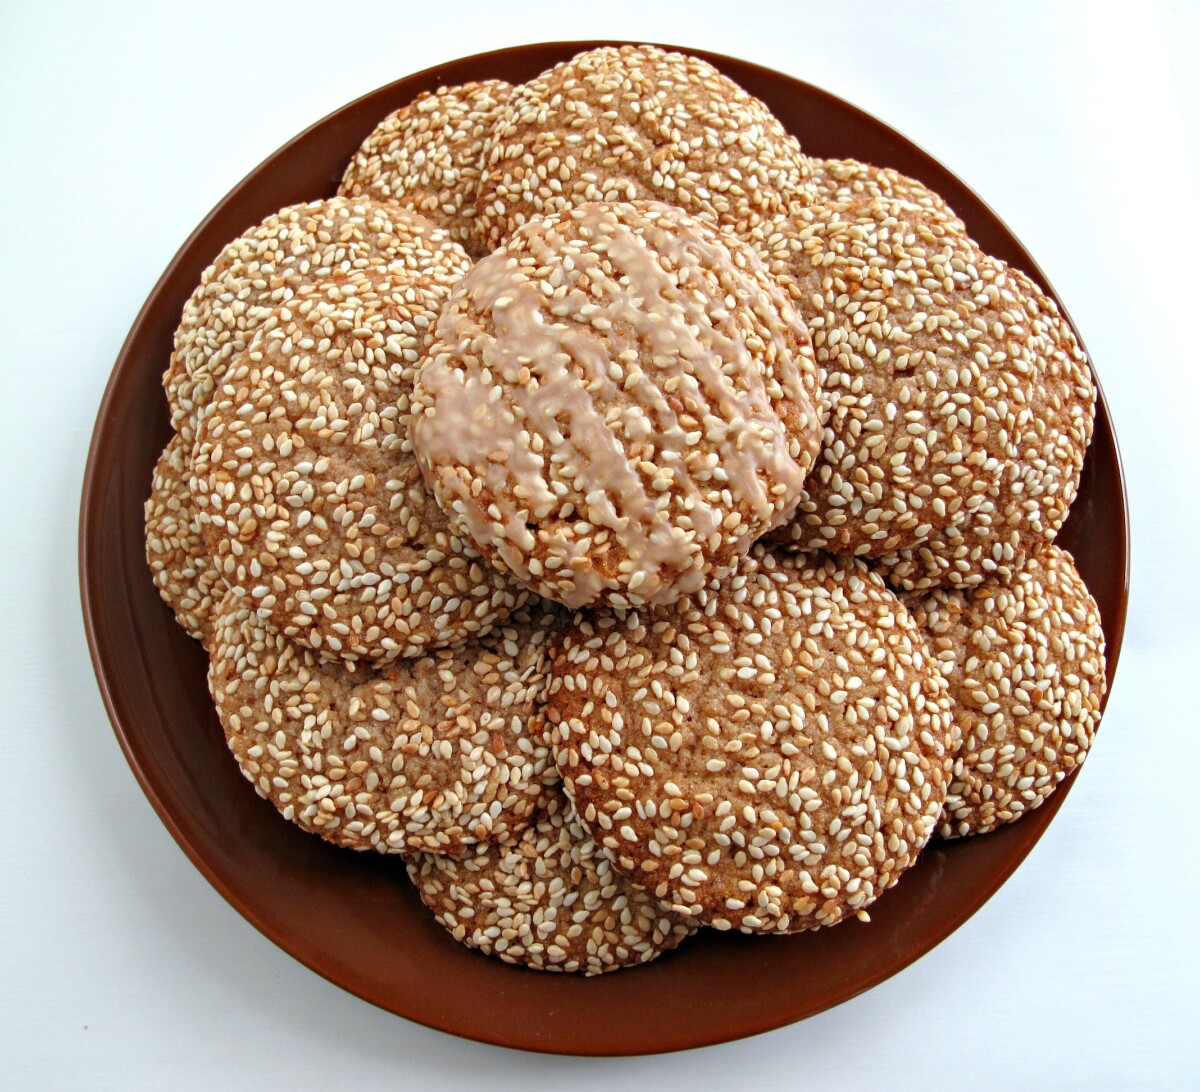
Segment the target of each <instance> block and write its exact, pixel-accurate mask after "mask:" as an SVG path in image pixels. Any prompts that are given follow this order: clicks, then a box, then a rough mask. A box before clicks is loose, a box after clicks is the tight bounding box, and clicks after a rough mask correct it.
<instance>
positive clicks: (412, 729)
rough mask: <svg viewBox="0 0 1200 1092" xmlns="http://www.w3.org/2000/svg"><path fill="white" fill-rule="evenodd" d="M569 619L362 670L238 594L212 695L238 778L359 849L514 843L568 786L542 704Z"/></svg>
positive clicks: (535, 618) (213, 672) (515, 620)
mask: <svg viewBox="0 0 1200 1092" xmlns="http://www.w3.org/2000/svg"><path fill="white" fill-rule="evenodd" d="M560 622H561V616H560V615H559V613H558V612H557V610H555V609H554V608H552V607H549V606H547V605H538V606H535V607H533V608H531V609H530V610H528V611H524V610H523V611H521V612H519V613H518V614H517V615H514V616H513V617H512V618H511V619H510V620H509V621H508V622H507V623H505V624H504V625H503V626H501V627H498V628H497V629H495V630H493V631H492V632H491V633H490V634H488V636H487V637H483V638H481V639H479V640H475V641H471V642H469V643H467V644H465V645H460V646H459V647H457V648H454V649H438V650H437V651H436V652H431V653H428V654H426V655H424V656H419V657H415V658H412V659H407V660H399V661H397V662H396V663H394V664H391V665H390V666H388V667H385V668H382V669H379V670H371V669H369V668H365V667H360V668H358V670H356V671H350V670H347V668H346V667H344V666H342V665H339V664H329V663H324V662H323V661H321V660H319V659H317V657H316V656H314V655H313V653H312V652H311V651H310V650H309V649H306V648H304V647H302V646H301V645H298V644H295V643H294V642H292V641H289V640H288V639H287V638H286V637H281V636H279V635H278V634H276V633H274V632H272V631H271V630H270V629H268V628H267V627H266V626H265V625H264V624H263V622H262V620H261V619H260V618H259V617H258V615H257V614H256V613H255V611H254V609H253V607H252V606H251V604H250V603H248V602H247V601H246V600H245V599H243V598H241V597H240V596H239V595H238V594H237V593H236V592H233V591H231V592H229V593H228V594H227V595H226V597H225V599H224V600H223V601H222V603H221V606H220V608H219V614H218V617H217V619H216V624H215V634H214V638H213V642H212V646H211V663H210V666H209V689H210V690H211V691H212V695H213V699H214V701H215V702H216V706H217V713H218V715H219V717H220V720H221V724H222V726H223V727H224V729H225V738H226V741H227V742H228V744H229V748H230V750H231V751H232V752H233V754H234V757H235V758H236V759H237V761H238V765H239V766H240V767H241V770H242V773H243V774H245V776H246V779H247V780H248V781H250V782H252V783H253V784H254V787H255V788H256V789H257V791H258V793H259V795H260V796H262V797H264V798H266V799H268V800H270V801H271V803H272V804H274V805H275V807H276V808H278V809H279V811H280V813H281V814H282V815H283V816H284V818H285V819H290V820H291V821H292V822H294V823H297V824H298V825H299V826H301V827H303V828H304V829H306V830H309V831H312V832H313V833H315V834H319V835H321V837H322V838H325V839H327V840H329V841H331V842H334V843H336V844H337V845H341V846H346V847H348V848H350V849H370V850H375V851H378V852H380V853H396V852H404V851H409V850H424V851H428V852H437V853H460V852H464V851H466V850H468V849H469V848H470V847H473V846H477V845H483V844H487V843H490V842H494V841H497V840H501V839H508V838H512V837H513V836H515V835H516V834H517V833H518V832H519V831H520V830H521V829H522V828H523V827H524V826H526V825H527V824H528V823H529V822H531V821H532V816H533V813H534V811H535V810H536V808H537V807H538V805H539V802H540V801H541V800H542V798H543V796H544V795H545V794H546V793H547V792H548V791H549V790H548V789H547V786H548V785H549V784H550V783H552V782H553V781H555V780H557V775H556V774H555V771H554V764H553V762H552V761H551V759H550V756H549V751H548V749H547V746H546V742H545V739H544V738H543V735H542V732H541V711H540V703H541V701H542V695H543V692H544V689H545V682H546V673H547V667H548V664H547V656H546V652H547V645H548V642H549V641H550V639H551V636H552V634H553V632H554V630H555V628H556V627H557V626H558V625H559V623H560Z"/></svg>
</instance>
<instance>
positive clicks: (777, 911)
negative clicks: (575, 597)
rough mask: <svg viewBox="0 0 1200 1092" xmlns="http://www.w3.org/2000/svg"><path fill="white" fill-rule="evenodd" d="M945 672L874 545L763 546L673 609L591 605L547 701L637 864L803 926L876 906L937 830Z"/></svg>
mask: <svg viewBox="0 0 1200 1092" xmlns="http://www.w3.org/2000/svg"><path fill="white" fill-rule="evenodd" d="M945 690H946V685H945V682H944V681H943V680H942V678H941V677H940V676H939V675H938V673H937V670H936V668H935V667H934V666H933V664H932V663H931V662H930V660H929V658H928V653H927V651H926V649H925V643H924V641H923V639H922V637H921V633H920V631H919V630H918V629H917V626H916V624H915V623H914V622H913V620H912V619H911V617H910V616H909V614H908V612H907V610H905V608H904V606H903V605H902V604H901V603H900V601H899V600H898V599H897V598H896V596H895V595H894V593H892V592H891V591H890V590H889V589H888V588H887V587H886V586H885V585H884V584H883V582H882V581H881V580H879V578H878V577H876V576H875V575H874V574H873V573H871V571H870V570H869V569H868V568H867V567H866V565H865V564H863V563H862V562H860V561H856V560H854V559H852V558H843V559H834V558H809V557H803V556H800V555H795V554H779V555H776V554H773V553H771V552H770V551H768V550H765V549H764V548H763V547H761V546H757V547H755V549H754V550H753V551H752V552H751V553H750V554H749V555H748V556H747V557H746V558H744V559H743V560H742V562H741V564H740V565H739V567H738V569H737V570H736V571H735V572H734V573H733V575H731V576H729V577H727V578H726V579H725V580H724V581H722V582H720V583H719V584H717V583H714V584H713V585H710V586H709V587H707V588H705V589H704V590H703V591H702V592H701V593H699V594H697V595H695V596H692V597H689V598H688V599H686V600H684V601H683V602H681V603H679V604H678V605H677V606H676V607H675V608H673V609H672V610H670V611H661V612H657V613H654V612H649V611H646V612H634V611H631V612H628V613H626V614H625V615H624V616H620V615H614V614H597V615H596V616H595V617H593V618H590V619H589V618H587V617H583V616H581V617H580V618H577V620H576V622H575V625H574V626H573V627H572V628H571V629H570V630H568V631H567V632H566V633H565V634H564V635H563V638H562V644H561V648H560V651H559V653H558V655H557V656H556V658H555V661H554V665H553V668H552V673H551V681H550V686H549V689H548V690H547V697H546V720H547V726H548V730H549V732H550V738H551V741H552V743H553V746H554V750H555V758H556V761H557V763H558V768H559V772H560V773H561V774H562V776H563V780H564V785H565V788H566V790H567V794H568V795H569V796H570V797H571V798H572V800H573V801H574V804H575V807H576V809H577V811H578V813H579V815H580V817H581V818H582V819H583V821H584V823H585V824H586V825H587V827H588V829H589V831H590V832H591V834H592V837H593V838H595V839H596V840H597V842H598V843H599V844H600V845H601V846H602V847H603V848H604V850H605V851H606V852H607V853H608V854H609V856H610V857H611V858H612V859H613V861H614V862H615V863H616V864H617V865H618V866H619V867H620V869H621V871H622V872H624V873H625V874H626V875H627V876H629V877H631V878H633V879H634V880H636V882H637V883H639V884H641V885H643V886H645V888H646V889H647V890H648V891H650V892H652V893H653V894H654V895H655V896H656V897H657V898H660V899H662V900H664V901H665V902H666V903H667V904H668V905H670V906H671V907H672V909H674V910H676V911H678V912H679V913H683V914H687V915H690V916H694V917H696V918H698V919H699V920H701V921H703V922H705V923H707V924H709V925H712V926H715V927H717V928H719V929H730V928H737V929H741V930H743V931H746V932H795V931H798V930H801V929H812V928H817V927H818V926H822V925H832V924H834V923H836V922H838V921H840V920H841V919H842V918H843V917H845V916H847V915H853V914H856V913H858V914H861V912H863V911H864V910H865V909H866V907H867V906H869V905H870V904H871V903H872V902H873V901H874V900H875V899H876V898H877V897H878V896H879V895H881V894H882V893H883V892H884V891H885V890H886V889H887V888H889V887H891V886H892V885H893V884H894V883H895V882H896V880H897V879H898V878H899V877H900V875H901V873H902V872H903V871H904V870H905V869H906V868H908V867H909V865H911V864H912V863H913V862H914V860H915V859H916V857H917V854H918V853H919V852H920V850H921V849H922V847H923V846H924V845H925V844H926V842H927V841H928V839H929V837H930V836H931V835H932V834H933V831H934V828H935V826H936V825H937V821H938V818H939V816H940V815H941V811H942V803H943V801H944V799H945V793H946V784H945V778H946V774H947V772H948V766H949V751H950V747H951V746H952V743H953V738H952V731H953V729H952V726H951V723H950V717H949V705H948V702H947V699H946V694H945Z"/></svg>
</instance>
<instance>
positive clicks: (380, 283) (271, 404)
mask: <svg viewBox="0 0 1200 1092" xmlns="http://www.w3.org/2000/svg"><path fill="white" fill-rule="evenodd" d="M446 295H447V289H446V288H445V286H444V285H441V284H439V283H437V282H434V281H430V280H428V279H426V278H425V277H423V276H420V277H418V276H414V275H413V274H411V273H409V272H408V271H406V270H399V269H391V270H381V269H372V270H365V271H359V272H355V273H351V274H347V275H344V276H341V277H339V278H336V279H334V280H330V281H325V282H321V283H318V284H315V285H307V286H302V287H300V288H298V289H297V291H296V295H295V296H294V297H293V298H292V299H291V300H289V301H288V302H287V303H286V304H284V305H283V306H282V307H280V308H277V309H276V310H275V311H274V312H272V313H271V315H270V316H269V317H268V318H267V319H265V320H264V321H263V323H262V325H261V326H260V328H259V330H258V333H257V334H256V335H255V338H254V340H253V341H252V342H251V344H250V347H249V348H248V349H246V350H245V351H243V352H242V353H239V354H237V355H236V356H235V357H233V359H232V360H231V362H230V364H229V366H228V368H227V370H226V373H225V375H224V377H223V378H222V380H221V382H220V384H219V385H218V388H217V391H216V392H215V394H214V395H213V398H212V400H211V402H210V403H209V405H208V407H207V408H206V410H205V412H204V414H203V417H202V420H201V423H200V427H199V429H198V432H197V438H196V445H195V448H194V453H193V467H192V468H193V478H192V488H193V493H194V496H195V498H196V504H197V511H198V516H199V519H200V522H201V525H202V526H203V527H204V531H205V537H206V541H207V543H208V547H209V550H210V552H211V554H212V556H213V558H214V560H215V562H216V566H217V569H218V571H219V572H221V573H222V575H223V576H224V578H225V580H226V581H227V583H229V584H230V585H231V586H233V587H237V588H239V589H240V590H241V591H242V592H243V593H244V594H246V595H248V596H249V598H250V599H251V600H252V602H253V605H254V607H255V608H256V609H257V610H258V611H259V612H260V613H261V614H262V615H263V616H264V618H266V619H268V620H269V622H270V623H271V624H272V625H273V626H274V627H275V628H276V629H277V630H278V631H279V632H280V633H282V634H284V635H285V636H287V637H291V638H292V639H294V640H297V641H299V642H301V643H302V644H304V645H307V646H309V647H310V648H313V649H316V650H318V651H320V652H321V654H322V656H323V657H324V658H327V659H331V658H332V659H336V658H341V659H345V660H349V661H354V660H358V659H365V660H368V661H371V662H373V663H376V664H380V663H386V662H388V661H390V660H394V659H396V658H397V657H400V656H415V655H417V654H419V653H420V652H422V651H424V650H426V649H429V648H435V647H438V646H441V645H450V644H455V643H457V642H460V641H463V640H466V639H467V638H468V637H469V636H471V635H472V634H481V633H485V632H486V631H487V630H488V629H489V628H491V627H492V626H493V625H495V624H496V623H497V622H500V621H502V620H503V619H504V618H505V617H506V616H507V615H508V614H509V613H510V612H511V611H512V610H513V609H514V608H515V607H517V606H518V605H519V604H520V603H521V602H523V601H524V599H525V598H526V596H527V593H526V592H525V590H524V589H523V588H519V587H517V586H516V585H515V584H514V583H513V582H512V581H511V580H509V579H508V578H507V577H505V576H504V575H503V574H502V573H498V572H496V571H495V570H493V569H492V568H491V567H490V566H488V565H486V564H484V563H483V562H482V560H481V559H480V557H479V555H478V554H477V553H475V551H474V550H473V549H471V546H470V544H469V542H467V541H464V540H463V539H462V538H461V536H459V535H458V534H457V533H456V532H454V531H453V530H452V529H451V528H450V526H449V524H448V522H447V520H446V517H445V515H444V514H443V513H442V511H441V509H440V508H439V507H438V506H437V504H436V502H435V501H434V499H433V498H432V496H431V495H430V494H429V491H428V490H427V488H426V486H425V483H424V481H423V480H422V477H421V471H420V468H419V467H418V465H417V462H416V459H415V457H414V456H413V454H412V449H411V445H410V444H409V441H408V416H409V398H410V395H411V393H412V383H413V375H414V374H415V370H416V367H417V362H418V359H419V351H420V347H421V345H422V342H423V340H424V337H425V334H426V331H427V330H428V329H429V328H430V327H431V325H432V324H433V321H434V319H435V316H436V314H437V310H438V308H439V306H440V305H441V303H442V301H443V300H444V299H445V298H446Z"/></svg>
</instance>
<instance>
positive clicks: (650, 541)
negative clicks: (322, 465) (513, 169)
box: [411, 203, 819, 606]
mask: <svg viewBox="0 0 1200 1092" xmlns="http://www.w3.org/2000/svg"><path fill="white" fill-rule="evenodd" d="M629 210H632V212H631V211H629ZM772 288H773V286H771V285H770V282H768V281H767V280H766V278H765V276H763V277H760V278H758V279H755V278H754V276H753V275H751V274H750V273H748V272H747V270H746V269H744V268H741V267H739V266H738V265H737V264H736V263H735V261H734V257H733V255H732V254H731V252H730V250H729V249H728V247H726V246H724V245H722V244H721V242H720V241H719V239H718V237H717V236H716V235H715V233H713V232H712V231H711V230H710V229H708V228H704V227H702V226H701V225H698V224H696V223H695V222H694V221H691V220H690V219H688V218H687V217H685V216H684V215H683V214H681V213H680V212H679V211H678V210H675V209H670V208H669V207H667V206H662V205H655V204H652V203H642V204H640V205H616V206H614V205H599V204H598V205H585V206H581V207H579V208H577V209H574V210H572V211H571V212H570V213H568V214H565V215H564V216H562V217H554V218H549V219H546V220H540V221H534V222H531V223H529V224H527V225H526V226H525V227H524V228H522V229H521V231H520V232H519V233H518V235H517V237H516V238H515V239H514V240H513V241H512V242H511V243H510V244H509V246H508V247H507V248H505V249H502V250H500V251H497V252H496V253H495V254H493V255H491V256H490V257H488V258H485V259H484V260H482V261H481V262H479V263H478V264H477V265H476V266H475V267H474V268H473V269H472V270H471V272H470V273H469V274H468V275H467V276H466V277H465V278H464V279H463V280H462V281H461V282H460V284H459V286H458V287H457V288H456V290H455V292H454V294H453V296H452V298H451V300H450V302H449V303H448V304H447V306H446V307H445V309H444V310H443V312H442V314H441V317H440V319H439V322H438V325H437V331H436V340H435V342H434V344H433V346H432V347H431V349H430V354H429V356H428V357H427V359H426V360H425V362H424V365H423V367H422V370H421V373H420V378H419V384H418V393H417V397H416V401H415V403H414V409H415V413H414V417H413V421H412V424H411V436H412V441H413V446H414V449H415V450H416V451H417V454H418V456H419V457H420V458H421V460H422V463H423V464H424V466H425V467H426V471H427V472H428V473H429V474H430V476H431V479H432V480H433V482H434V484H435V488H437V489H438V490H439V492H440V493H441V499H442V500H443V503H444V505H445V506H446V507H447V509H448V511H450V514H451V519H452V520H454V521H458V522H460V523H461V524H462V525H463V529H464V530H466V531H467V532H468V533H469V534H470V535H471V537H472V538H474V539H475V540H476V541H477V542H479V543H480V544H481V546H484V545H485V544H486V545H490V546H491V547H492V548H493V549H494V550H495V551H496V552H497V553H498V554H499V556H500V558H501V560H502V562H503V563H504V564H505V565H506V566H507V567H509V568H510V569H511V570H512V571H513V572H514V573H515V574H516V575H517V576H519V577H520V578H521V579H523V580H526V581H527V582H529V583H531V584H532V585H533V586H535V587H538V588H539V590H543V592H544V593H546V594H550V595H553V596H555V597H556V598H558V599H560V600H561V601H563V602H565V603H567V604H568V605H569V606H582V605H586V604H589V603H594V602H596V601H597V599H598V598H601V597H607V598H608V599H609V601H610V602H614V603H617V604H618V605H620V604H621V599H620V598H619V597H620V596H621V595H624V599H625V601H626V602H628V603H629V604H633V603H641V602H656V601H669V600H671V599H674V598H676V597H677V595H679V594H682V593H684V592H686V591H689V590H695V589H696V588H698V587H700V586H701V585H702V584H703V582H704V580H705V578H706V576H707V575H708V574H709V572H710V569H711V565H710V563H709V559H710V558H711V557H712V555H714V554H716V553H718V552H720V551H721V550H722V548H723V545H724V544H725V542H726V540H727V539H729V538H731V537H732V538H735V539H741V538H744V539H745V546H746V547H748V546H749V543H750V541H752V540H753V538H754V537H757V535H758V534H760V533H762V530H765V529H767V528H768V527H770V526H773V525H774V524H775V523H777V522H779V521H780V520H781V519H783V518H786V516H787V515H789V514H790V513H791V511H792V508H793V507H794V503H795V501H796V500H797V499H798V497H799V495H800V490H801V488H802V485H803V481H804V475H805V472H806V470H807V468H808V466H809V465H810V464H811V461H812V458H813V456H814V455H815V452H816V449H817V443H818V439H819V431H818V428H817V417H816V413H815V411H814V410H813V408H812V404H811V402H810V401H809V399H808V397H807V395H806V394H805V392H804V387H803V385H802V382H801V369H800V364H799V362H798V361H796V360H794V359H793V357H795V356H796V355H797V351H796V345H797V344H805V343H807V332H806V330H805V329H804V326H803V323H802V322H801V320H800V319H799V318H798V317H797V316H795V314H794V312H792V311H791V309H790V307H788V306H787V304H786V301H784V298H783V295H782V292H780V291H779V290H778V289H774V293H775V296H776V298H775V299H768V300H766V301H760V299H759V298H758V295H759V294H761V295H769V294H770V293H771V291H772ZM737 289H740V290H741V292H742V293H743V294H744V295H745V296H748V297H749V298H748V299H745V298H739V296H738V294H737V292H736V290H737ZM764 302H765V304H766V305H765V306H764V305H763V303H764ZM751 311H753V314H750V312H751ZM738 312H741V314H738ZM764 317H765V319H766V320H767V321H764ZM739 320H740V321H739ZM789 323H794V327H793V329H791V330H790V331H789V330H788V329H787V327H788V324H789ZM789 403H790V405H789ZM785 406H786V409H785ZM781 412H786V413H788V414H790V415H791V416H792V418H793V421H794V420H796V419H797V418H798V419H799V422H800V428H799V430H796V429H795V428H793V431H792V432H791V434H789V430H788V428H787V427H786V426H785V424H784V421H783V420H782V419H781V417H780V413H781ZM539 530H540V532H541V536H540V539H539V535H538V531H539ZM598 540H599V541H598ZM540 547H541V549H540V550H539V548H540ZM610 550H611V551H612V552H613V555H614V559H616V558H619V560H613V561H612V562H611V563H610V564H607V565H606V564H605V554H606V553H607V552H608V551H610ZM539 552H541V553H543V554H545V555H546V556H545V559H544V562H536V561H535V562H534V564H533V565H532V566H531V555H534V554H537V553H539ZM737 552H739V553H740V552H741V551H740V550H739V551H737ZM539 570H540V571H539ZM547 583H548V584H549V586H548V587H547V586H546V585H547ZM614 592H616V593H617V597H614V596H613V594H612V593H614Z"/></svg>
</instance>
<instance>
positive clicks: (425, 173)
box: [338, 80, 512, 257]
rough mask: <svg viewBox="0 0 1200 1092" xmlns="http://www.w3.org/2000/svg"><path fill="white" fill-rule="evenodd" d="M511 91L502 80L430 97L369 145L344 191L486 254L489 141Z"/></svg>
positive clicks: (404, 110)
mask: <svg viewBox="0 0 1200 1092" xmlns="http://www.w3.org/2000/svg"><path fill="white" fill-rule="evenodd" d="M511 92H512V86H511V85H510V84H507V83H505V82H504V81H503V80H483V81H482V82H480V83H468V84H464V85H462V86H461V87H440V88H438V89H437V90H436V91H432V92H430V91H425V92H423V93H422V94H421V95H420V97H419V98H417V99H416V100H415V101H414V102H411V103H409V104H408V105H407V106H402V107H401V108H400V109H399V110H395V111H393V112H392V113H390V114H388V116H387V117H386V118H384V119H383V121H381V122H380V123H379V124H378V125H377V126H376V127H375V129H374V131H373V132H372V133H371V134H370V136H368V137H367V139H366V140H365V141H363V144H362V147H361V148H359V150H358V152H357V154H356V155H355V156H354V158H353V159H352V160H351V161H350V165H349V166H348V167H347V168H346V173H345V176H344V177H343V178H342V184H341V186H340V187H339V188H338V193H340V194H343V195H345V196H347V197H372V198H375V199H376V200H380V201H395V202H396V203H397V204H400V205H403V206H404V207H405V208H409V209H412V210H413V211H414V212H419V213H420V214H421V215H423V216H425V217H427V218H428V219H430V220H432V221H433V222H434V223H435V224H439V225H440V226H441V227H444V228H445V229H446V230H447V231H448V232H449V233H450V237H451V238H452V239H453V240H454V241H455V242H456V243H458V244H460V245H461V246H462V247H464V248H465V249H466V251H467V252H468V253H469V254H471V255H473V256H475V257H480V256H482V255H483V254H485V253H487V246H486V244H485V242H484V239H483V236H482V233H481V232H480V231H478V230H477V229H476V227H475V200H476V197H477V195H478V190H479V175H480V170H481V166H482V160H483V144H484V139H485V138H486V137H487V135H488V133H489V132H490V130H491V128H492V125H493V124H494V122H495V120H496V118H497V115H498V114H499V112H500V108H501V106H502V105H503V104H504V102H505V101H506V100H507V99H508V96H509V95H510V94H511Z"/></svg>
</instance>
